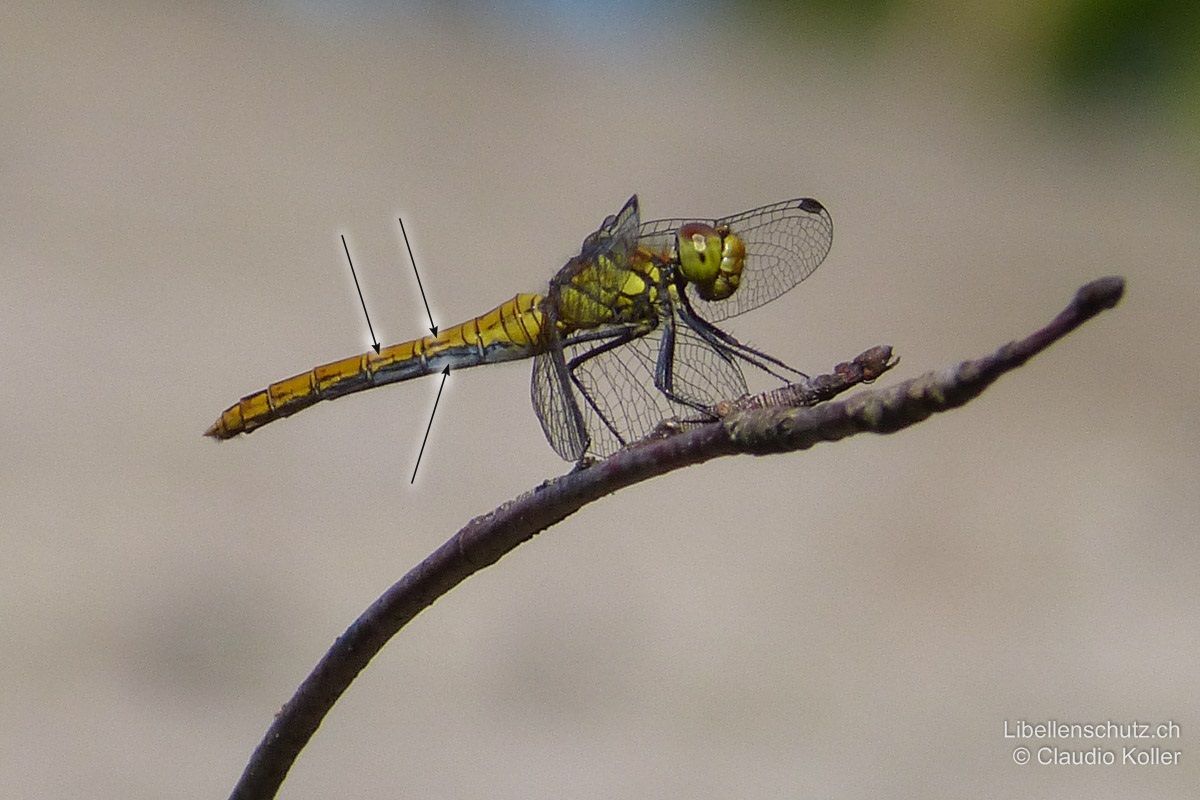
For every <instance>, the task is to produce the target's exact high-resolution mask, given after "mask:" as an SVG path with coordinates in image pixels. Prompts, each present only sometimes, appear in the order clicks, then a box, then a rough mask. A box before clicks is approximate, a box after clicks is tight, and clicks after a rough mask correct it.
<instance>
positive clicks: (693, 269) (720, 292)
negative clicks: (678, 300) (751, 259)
mask: <svg viewBox="0 0 1200 800" xmlns="http://www.w3.org/2000/svg"><path fill="white" fill-rule="evenodd" d="M676 252H678V254H679V270H680V272H682V273H683V277H684V278H686V279H687V280H688V281H690V282H691V283H694V284H696V291H697V292H698V293H699V295H700V296H701V297H703V298H704V299H705V300H724V299H725V298H727V297H729V296H730V295H731V294H733V293H734V292H735V291H737V288H738V283H739V282H740V281H741V279H742V268H743V267H744V266H745V265H746V245H745V243H744V242H742V239H741V237H740V236H738V235H737V234H735V233H733V232H731V231H730V230H729V227H728V226H727V225H722V226H721V227H719V228H714V227H713V226H711V225H705V224H704V223H703V222H689V223H687V224H686V225H682V226H680V228H679V231H678V233H677V234H676Z"/></svg>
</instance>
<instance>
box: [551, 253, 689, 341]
mask: <svg viewBox="0 0 1200 800" xmlns="http://www.w3.org/2000/svg"><path fill="white" fill-rule="evenodd" d="M664 263H666V258H665V257H664V256H663V255H662V254H659V253H653V252H651V251H649V250H647V249H646V248H642V247H639V248H637V249H635V250H634V251H633V252H632V253H630V254H629V255H628V257H627V258H624V257H622V258H620V259H617V258H614V257H613V254H612V253H603V254H601V255H599V256H597V257H596V258H594V259H592V260H590V261H586V262H584V261H572V262H571V263H569V264H567V266H566V267H564V268H563V270H562V271H561V272H560V273H559V274H558V275H557V276H555V279H554V282H553V284H552V285H551V290H550V297H551V298H556V302H557V316H558V327H559V330H560V332H563V333H566V332H569V331H571V330H582V329H587V328H595V327H598V326H600V325H607V324H620V323H628V322H641V321H643V320H650V319H654V318H656V316H657V313H658V312H657V310H656V307H657V306H658V304H659V289H658V286H659V282H660V280H661V279H662V277H663V276H662V268H661V266H660V265H662V264H664Z"/></svg>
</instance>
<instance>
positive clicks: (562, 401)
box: [530, 350, 588, 461]
mask: <svg viewBox="0 0 1200 800" xmlns="http://www.w3.org/2000/svg"><path fill="white" fill-rule="evenodd" d="M557 358H558V353H557V352H556V351H554V350H550V351H547V352H545V353H539V354H538V355H537V356H536V357H535V358H534V359H533V383H532V386H530V395H531V397H532V399H533V410H534V411H535V412H536V413H537V418H538V422H540V423H541V424H542V432H543V433H544V434H546V441H548V442H550V446H551V447H553V448H554V452H556V453H558V455H559V456H560V457H561V458H563V459H565V460H567V461H578V460H579V458H580V457H581V456H582V455H583V453H584V450H585V449H586V447H587V442H588V436H587V432H586V430H584V429H582V428H580V427H579V424H578V423H577V422H576V419H575V414H574V412H573V411H572V410H571V406H570V405H569V403H570V402H571V401H570V399H569V398H570V397H571V389H570V388H569V387H567V386H565V385H564V384H563V381H562V379H561V378H560V372H559V371H558V370H557V369H556V368H555V361H556V359H557Z"/></svg>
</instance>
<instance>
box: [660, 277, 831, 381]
mask: <svg viewBox="0 0 1200 800" xmlns="http://www.w3.org/2000/svg"><path fill="white" fill-rule="evenodd" d="M680 297H681V300H682V302H681V303H680V305H679V316H680V318H681V319H683V321H684V322H686V323H687V324H688V327H689V328H691V329H692V330H694V331H695V332H696V333H697V334H698V335H699V336H700V337H701V338H703V339H704V341H706V342H708V343H709V344H710V345H712V346H713V347H714V348H715V349H716V350H717V352H719V353H721V355H726V354H728V353H730V352H732V353H734V354H736V355H737V356H738V357H739V358H741V359H743V360H745V361H748V362H749V363H751V364H753V365H754V366H756V367H758V368H759V369H761V370H762V371H763V372H765V373H767V374H768V375H772V376H774V377H776V378H778V379H779V380H781V381H784V382H785V383H786V382H788V380H789V379H788V378H787V377H786V376H784V375H780V374H779V373H778V372H776V371H775V370H773V369H771V368H770V367H769V366H767V364H773V365H775V366H776V367H779V368H780V369H784V370H787V371H788V372H792V373H795V374H796V375H799V376H800V377H802V378H807V377H808V374H807V373H804V372H801V371H800V370H798V369H796V368H795V367H793V366H791V365H789V364H785V363H784V362H783V361H780V360H779V359H778V358H775V357H774V356H770V355H768V354H766V353H764V352H762V351H761V350H757V349H755V348H753V347H751V346H750V345H747V344H742V343H741V342H739V341H738V340H737V339H735V338H734V337H733V336H731V335H730V334H728V333H726V332H725V331H723V330H721V329H720V328H718V327H717V326H716V325H713V324H712V323H711V322H709V321H708V320H706V319H704V317H701V316H700V315H699V314H697V313H696V312H695V311H694V310H693V309H692V307H691V306H690V304H689V303H688V301H687V297H686V295H683V294H682V293H681V295H680ZM764 362H765V363H764Z"/></svg>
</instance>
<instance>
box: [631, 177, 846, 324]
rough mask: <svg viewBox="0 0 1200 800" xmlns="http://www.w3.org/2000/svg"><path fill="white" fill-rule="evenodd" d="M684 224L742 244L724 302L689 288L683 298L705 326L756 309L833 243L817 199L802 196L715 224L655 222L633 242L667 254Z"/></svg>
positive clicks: (809, 270) (807, 270)
mask: <svg viewBox="0 0 1200 800" xmlns="http://www.w3.org/2000/svg"><path fill="white" fill-rule="evenodd" d="M688 222H704V223H707V224H709V225H712V226H714V227H717V226H721V225H728V226H729V229H730V230H731V231H732V232H733V233H736V234H737V235H738V236H741V237H742V240H743V241H744V242H745V243H746V267H745V270H744V271H743V272H742V280H741V284H740V285H739V287H738V290H737V291H736V292H734V293H733V294H732V295H731V296H730V297H728V298H726V299H725V300H713V301H708V300H705V299H703V298H702V297H700V296H699V295H698V294H696V292H695V290H694V287H692V286H688V290H687V291H688V299H689V300H691V301H692V304H693V307H694V308H695V309H696V310H697V311H698V312H699V313H700V315H701V316H702V317H704V318H705V319H706V320H708V321H709V322H719V321H721V320H723V319H728V318H729V317H734V316H737V315H738V314H742V313H744V312H746V311H749V310H750V309H753V308H758V307H759V306H761V305H764V304H765V303H769V302H771V301H772V300H774V299H775V298H777V297H779V296H781V295H782V294H784V293H785V292H787V291H788V290H789V289H791V288H792V287H794V286H795V285H796V284H798V283H800V282H801V281H803V280H804V279H805V278H807V277H808V276H809V275H812V274H813V272H815V271H816V269H817V267H818V266H820V264H821V262H822V261H824V260H825V256H826V255H828V253H829V248H830V246H831V245H832V244H833V220H832V219H831V218H830V216H829V212H828V211H826V210H825V207H824V206H822V205H821V204H820V203H819V202H817V201H816V200H813V199H811V198H807V197H802V198H797V199H795V200H784V201H783V202H781V203H772V204H771V205H769V206H762V207H761V208H756V209H753V210H751V211H743V212H742V213H741V214H734V215H733V216H731V217H724V218H722V219H716V220H710V219H706V220H696V219H659V220H653V221H650V222H646V223H643V224H642V225H641V227H640V228H639V230H638V241H639V243H640V244H642V245H644V246H648V247H650V248H651V249H653V250H658V251H663V250H669V249H670V248H671V247H673V246H674V244H675V231H677V230H678V229H679V227H680V226H681V225H683V224H685V223H688Z"/></svg>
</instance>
